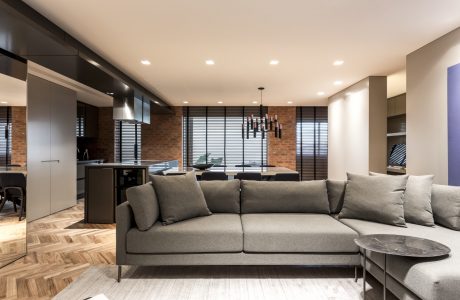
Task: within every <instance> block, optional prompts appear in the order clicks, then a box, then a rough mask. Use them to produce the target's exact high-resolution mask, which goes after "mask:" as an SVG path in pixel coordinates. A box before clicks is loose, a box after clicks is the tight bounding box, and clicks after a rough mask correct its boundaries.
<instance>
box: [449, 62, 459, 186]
mask: <svg viewBox="0 0 460 300" xmlns="http://www.w3.org/2000/svg"><path fill="white" fill-rule="evenodd" d="M447 124H448V128H447V130H448V167H449V185H457V186H460V64H456V65H453V66H452V67H449V68H448V69H447Z"/></svg>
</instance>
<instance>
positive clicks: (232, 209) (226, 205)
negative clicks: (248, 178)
mask: <svg viewBox="0 0 460 300" xmlns="http://www.w3.org/2000/svg"><path fill="white" fill-rule="evenodd" d="M200 186H201V190H202V191H203V194H204V198H205V199H206V203H207V204H208V208H209V210H210V211H211V212H212V213H230V214H238V213H240V181H239V180H238V179H234V180H212V181H200Z"/></svg>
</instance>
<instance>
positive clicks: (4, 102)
mask: <svg viewBox="0 0 460 300" xmlns="http://www.w3.org/2000/svg"><path fill="white" fill-rule="evenodd" d="M0 103H1V104H8V102H6V101H2V102H0Z"/></svg>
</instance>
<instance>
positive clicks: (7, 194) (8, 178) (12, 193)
mask: <svg viewBox="0 0 460 300" xmlns="http://www.w3.org/2000/svg"><path fill="white" fill-rule="evenodd" d="M0 186H1V188H2V191H3V199H2V201H1V202H0V210H1V209H2V208H3V206H4V205H5V202H6V201H7V200H10V201H12V202H13V205H14V211H17V208H16V204H17V203H20V205H21V211H20V213H19V221H21V219H22V216H23V215H24V212H25V209H26V176H25V175H24V174H23V173H0Z"/></svg>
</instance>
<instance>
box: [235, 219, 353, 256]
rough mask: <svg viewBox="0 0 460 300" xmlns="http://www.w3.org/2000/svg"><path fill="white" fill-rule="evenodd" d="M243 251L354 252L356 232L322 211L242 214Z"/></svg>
mask: <svg viewBox="0 0 460 300" xmlns="http://www.w3.org/2000/svg"><path fill="white" fill-rule="evenodd" d="M241 221H242V223H243V231H244V251H245V252H269V253H273V252H275V253H350V252H354V253H357V252H358V247H357V246H356V245H355V243H354V241H353V239H355V238H357V237H358V234H357V233H356V232H355V231H353V230H351V229H350V228H349V227H347V226H345V225H343V224H342V223H340V222H339V221H337V220H336V219H334V218H333V217H331V216H329V215H324V214H243V215H241Z"/></svg>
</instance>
